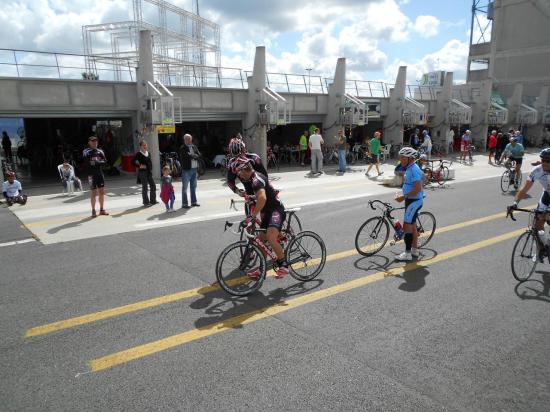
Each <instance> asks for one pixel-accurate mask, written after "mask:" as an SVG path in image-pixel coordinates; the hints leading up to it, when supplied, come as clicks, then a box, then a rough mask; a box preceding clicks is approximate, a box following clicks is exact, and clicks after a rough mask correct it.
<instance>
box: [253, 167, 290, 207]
mask: <svg viewBox="0 0 550 412" xmlns="http://www.w3.org/2000/svg"><path fill="white" fill-rule="evenodd" d="M250 183H251V187H252V193H256V192H257V191H258V190H261V189H264V190H265V197H266V201H265V205H264V207H263V208H262V213H269V212H273V211H274V210H277V209H282V210H284V206H283V203H282V202H281V201H280V200H279V198H278V197H277V193H279V192H278V191H276V190H275V189H274V188H273V186H271V183H269V180H268V178H267V176H265V175H263V174H261V173H259V172H255V173H254V175H253V176H252V178H251V179H250Z"/></svg>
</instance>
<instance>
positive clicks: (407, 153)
mask: <svg viewBox="0 0 550 412" xmlns="http://www.w3.org/2000/svg"><path fill="white" fill-rule="evenodd" d="M399 156H404V157H412V158H416V157H418V152H417V151H416V150H415V149H413V148H412V147H408V146H407V147H404V148H402V149H401V150H400V151H399Z"/></svg>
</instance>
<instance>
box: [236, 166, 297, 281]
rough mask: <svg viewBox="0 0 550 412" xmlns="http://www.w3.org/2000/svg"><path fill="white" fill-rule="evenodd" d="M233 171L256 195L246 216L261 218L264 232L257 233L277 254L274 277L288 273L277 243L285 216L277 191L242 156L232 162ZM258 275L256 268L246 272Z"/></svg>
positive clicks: (278, 277) (283, 254) (283, 256)
mask: <svg viewBox="0 0 550 412" xmlns="http://www.w3.org/2000/svg"><path fill="white" fill-rule="evenodd" d="M234 168H235V172H236V173H237V175H238V176H239V179H240V180H241V182H243V184H245V182H246V184H247V186H248V187H250V189H251V190H252V194H253V195H254V196H255V197H256V206H255V207H254V211H253V212H251V215H250V216H249V217H248V218H247V219H249V220H250V221H252V220H255V219H256V217H257V216H258V215H259V216H260V219H261V223H260V228H261V229H265V233H260V234H259V235H258V237H259V239H260V240H262V241H265V240H267V241H268V242H269V244H270V245H271V248H272V249H273V252H275V254H276V255H277V271H276V274H275V278H277V279H280V278H282V277H284V276H286V275H288V273H289V269H288V263H287V262H286V260H285V253H284V250H283V248H282V246H281V244H280V243H279V232H280V231H281V228H282V227H283V223H284V221H285V218H286V213H285V207H284V205H283V203H282V202H281V201H280V200H279V198H278V195H277V194H278V192H277V190H275V189H274V188H273V186H271V183H269V180H268V179H267V176H265V175H263V174H261V173H259V172H256V171H254V169H253V168H252V166H251V164H250V162H249V161H248V160H247V159H246V158H244V157H240V158H238V159H237V160H236V161H235V163H234ZM259 275H260V272H259V271H258V270H254V271H252V272H249V273H248V276H249V277H251V278H257V277H258V276H259Z"/></svg>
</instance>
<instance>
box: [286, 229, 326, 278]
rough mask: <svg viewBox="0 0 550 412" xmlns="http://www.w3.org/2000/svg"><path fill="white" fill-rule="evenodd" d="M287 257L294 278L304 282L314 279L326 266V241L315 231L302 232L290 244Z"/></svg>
mask: <svg viewBox="0 0 550 412" xmlns="http://www.w3.org/2000/svg"><path fill="white" fill-rule="evenodd" d="M285 258H286V261H287V262H288V263H289V267H288V268H289V269H290V275H291V276H292V277H293V278H294V279H296V280H299V281H302V282H307V281H309V280H313V279H315V278H316V277H317V275H319V273H321V271H322V270H323V268H324V267H325V262H326V260H327V250H326V247H325V242H323V239H321V237H320V236H319V235H318V234H317V233H315V232H310V231H305V232H300V233H298V234H297V235H296V236H295V237H294V238H292V240H291V241H290V243H289V244H288V247H287V248H286V251H285Z"/></svg>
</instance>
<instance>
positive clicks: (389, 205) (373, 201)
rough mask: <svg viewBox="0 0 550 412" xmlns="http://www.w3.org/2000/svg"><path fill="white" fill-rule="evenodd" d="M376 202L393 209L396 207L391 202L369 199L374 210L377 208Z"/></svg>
mask: <svg viewBox="0 0 550 412" xmlns="http://www.w3.org/2000/svg"><path fill="white" fill-rule="evenodd" d="M375 203H380V204H381V205H382V206H383V207H385V208H386V209H392V210H393V209H394V207H393V206H392V205H391V204H390V203H387V202H382V201H381V200H378V199H375V200H369V206H370V208H371V209H372V210H376V208H375V207H374V204H375Z"/></svg>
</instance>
